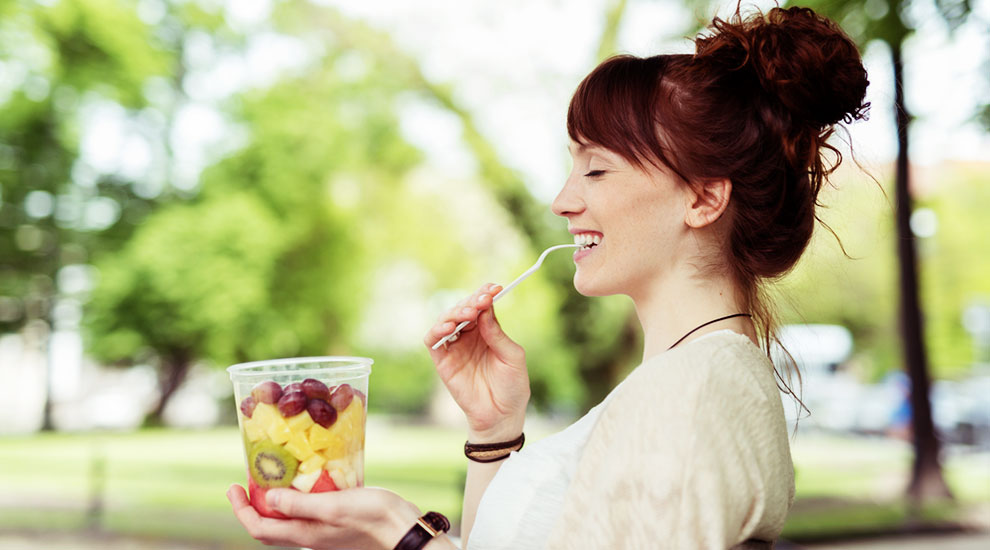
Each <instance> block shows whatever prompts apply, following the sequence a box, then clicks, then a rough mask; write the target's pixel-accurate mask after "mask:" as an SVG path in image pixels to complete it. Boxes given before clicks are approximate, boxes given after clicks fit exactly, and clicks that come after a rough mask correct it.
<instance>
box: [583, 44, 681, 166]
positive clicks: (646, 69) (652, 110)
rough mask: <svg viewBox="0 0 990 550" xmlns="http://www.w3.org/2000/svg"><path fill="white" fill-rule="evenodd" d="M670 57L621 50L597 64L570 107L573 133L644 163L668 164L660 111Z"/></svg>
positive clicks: (589, 141)
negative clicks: (659, 131) (659, 128)
mask: <svg viewBox="0 0 990 550" xmlns="http://www.w3.org/2000/svg"><path fill="white" fill-rule="evenodd" d="M666 57H667V56H654V57H647V58H640V57H634V56H631V55H621V56H616V57H612V58H609V59H607V60H605V61H603V62H602V63H601V64H600V65H598V67H596V68H595V70H594V71H592V72H591V74H589V75H588V76H587V77H585V79H584V80H583V81H582V82H581V84H580V85H578V88H577V90H576V91H575V92H574V97H573V98H572V99H571V104H570V106H569V107H568V109H567V134H568V135H569V136H570V137H571V139H572V140H574V141H575V142H577V143H581V144H589V143H590V144H594V145H599V146H601V147H604V148H606V149H608V150H610V151H613V152H615V153H616V154H618V155H621V156H622V157H623V158H625V159H626V160H627V161H629V162H630V163H632V164H634V165H636V166H639V167H640V168H645V167H646V164H653V165H655V166H657V167H658V168H659V167H661V166H660V165H667V164H668V162H666V158H665V155H664V152H663V149H664V148H663V146H662V144H661V143H660V140H659V137H658V135H657V124H658V122H659V121H658V120H657V117H656V112H657V99H658V96H659V89H660V82H661V80H662V79H663V73H664V69H665V68H666V65H667V62H666V61H667V60H666ZM658 162H659V164H658Z"/></svg>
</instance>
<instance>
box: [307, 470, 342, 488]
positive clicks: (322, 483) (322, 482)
mask: <svg viewBox="0 0 990 550" xmlns="http://www.w3.org/2000/svg"><path fill="white" fill-rule="evenodd" d="M337 490H338V489H337V484H335V483H334V482H333V480H332V479H330V472H327V471H326V470H323V472H322V473H321V474H320V477H319V478H318V479H317V480H316V483H314V484H313V488H312V489H310V490H309V492H310V493H326V492H328V491H337Z"/></svg>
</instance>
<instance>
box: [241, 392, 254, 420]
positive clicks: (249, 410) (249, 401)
mask: <svg viewBox="0 0 990 550" xmlns="http://www.w3.org/2000/svg"><path fill="white" fill-rule="evenodd" d="M257 406H258V402H257V401H255V400H254V396H251V395H249V396H247V397H245V398H244V399H242V400H241V412H242V413H244V416H246V417H248V418H251V415H252V414H254V408H255V407H257Z"/></svg>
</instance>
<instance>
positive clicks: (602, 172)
mask: <svg viewBox="0 0 990 550" xmlns="http://www.w3.org/2000/svg"><path fill="white" fill-rule="evenodd" d="M604 175H605V170H592V171H590V172H588V173H587V174H585V175H584V176H585V177H587V178H599V177H601V176H604Z"/></svg>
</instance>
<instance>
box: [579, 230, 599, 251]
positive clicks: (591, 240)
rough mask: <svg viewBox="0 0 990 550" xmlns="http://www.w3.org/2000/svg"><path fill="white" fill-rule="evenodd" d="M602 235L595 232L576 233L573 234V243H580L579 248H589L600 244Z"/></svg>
mask: <svg viewBox="0 0 990 550" xmlns="http://www.w3.org/2000/svg"><path fill="white" fill-rule="evenodd" d="M601 242H602V236H601V235H598V234H595V233H578V234H577V235H574V244H576V245H580V246H581V250H590V249H591V248H594V247H596V246H598V245H599V244H601Z"/></svg>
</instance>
